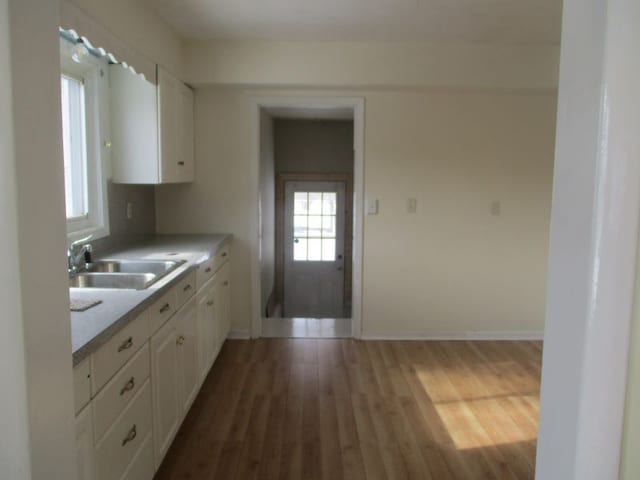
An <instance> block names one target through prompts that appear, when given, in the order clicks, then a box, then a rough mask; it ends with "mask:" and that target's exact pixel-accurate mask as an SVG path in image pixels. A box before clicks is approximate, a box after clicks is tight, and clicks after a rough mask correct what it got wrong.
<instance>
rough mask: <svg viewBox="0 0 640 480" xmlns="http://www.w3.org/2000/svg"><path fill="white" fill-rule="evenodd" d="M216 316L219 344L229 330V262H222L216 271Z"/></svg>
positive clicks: (227, 334)
mask: <svg viewBox="0 0 640 480" xmlns="http://www.w3.org/2000/svg"><path fill="white" fill-rule="evenodd" d="M216 282H217V288H216V299H215V305H216V318H217V322H216V323H217V325H218V338H219V339H220V340H221V341H220V346H222V342H224V340H225V339H226V338H227V336H229V332H230V331H231V278H230V272H229V263H226V264H224V265H223V266H222V267H221V268H220V270H218V273H216Z"/></svg>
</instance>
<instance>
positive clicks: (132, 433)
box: [122, 423, 138, 447]
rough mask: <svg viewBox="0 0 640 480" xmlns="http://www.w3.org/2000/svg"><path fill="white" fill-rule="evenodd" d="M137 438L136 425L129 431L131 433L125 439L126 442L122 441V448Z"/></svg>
mask: <svg viewBox="0 0 640 480" xmlns="http://www.w3.org/2000/svg"><path fill="white" fill-rule="evenodd" d="M137 436H138V431H137V429H136V424H135V423H134V424H133V427H131V430H129V433H127V436H126V437H124V440H122V446H123V447H124V446H125V445H126V444H127V443H129V442H131V441H132V440H133V439H134V438H136V437H137Z"/></svg>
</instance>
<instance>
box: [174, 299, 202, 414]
mask: <svg viewBox="0 0 640 480" xmlns="http://www.w3.org/2000/svg"><path fill="white" fill-rule="evenodd" d="M176 316H177V317H178V324H177V335H178V336H177V339H176V345H177V347H178V381H179V383H178V385H179V396H178V399H179V400H180V410H181V413H182V414H183V415H186V414H187V412H188V411H189V408H191V404H192V403H193V401H194V400H195V398H196V395H197V394H198V389H199V387H200V372H199V368H198V366H199V360H198V338H197V318H196V301H195V298H192V299H191V300H189V301H188V302H187V303H186V304H185V306H184V307H182V309H181V310H180V311H179V312H178V314H177V315H176Z"/></svg>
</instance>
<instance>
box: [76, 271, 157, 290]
mask: <svg viewBox="0 0 640 480" xmlns="http://www.w3.org/2000/svg"><path fill="white" fill-rule="evenodd" d="M156 280H158V275H155V274H153V273H91V272H82V273H78V274H77V275H74V276H73V277H71V278H69V286H70V287H73V288H121V289H129V290H143V289H145V288H147V287H148V286H149V285H151V284H152V283H153V282H155V281H156Z"/></svg>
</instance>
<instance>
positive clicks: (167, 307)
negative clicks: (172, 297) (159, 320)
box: [160, 303, 171, 313]
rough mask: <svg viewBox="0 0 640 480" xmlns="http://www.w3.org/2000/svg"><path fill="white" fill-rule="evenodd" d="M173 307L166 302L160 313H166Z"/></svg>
mask: <svg viewBox="0 0 640 480" xmlns="http://www.w3.org/2000/svg"><path fill="white" fill-rule="evenodd" d="M170 308H171V305H169V304H168V303H165V304H164V306H163V307H162V308H161V309H160V313H164V312H166V311H167V310H169V309H170Z"/></svg>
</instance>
